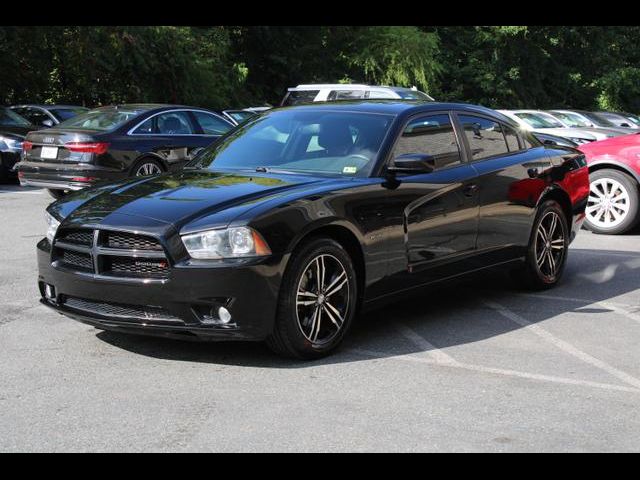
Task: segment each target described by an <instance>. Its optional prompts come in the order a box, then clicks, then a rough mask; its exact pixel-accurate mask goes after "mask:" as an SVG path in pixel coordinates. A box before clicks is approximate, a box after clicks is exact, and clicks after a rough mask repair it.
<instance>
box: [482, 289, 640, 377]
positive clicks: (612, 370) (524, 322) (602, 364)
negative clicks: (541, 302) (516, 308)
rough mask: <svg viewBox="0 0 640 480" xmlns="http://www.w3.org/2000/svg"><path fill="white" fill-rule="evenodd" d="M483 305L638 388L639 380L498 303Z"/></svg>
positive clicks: (568, 352)
mask: <svg viewBox="0 0 640 480" xmlns="http://www.w3.org/2000/svg"><path fill="white" fill-rule="evenodd" d="M483 303H484V304H485V305H486V306H487V307H489V308H491V309H492V310H495V311H496V312H498V313H499V314H500V315H502V316H503V317H505V318H508V319H509V320H512V321H513V322H515V323H517V324H518V325H520V326H522V327H524V328H526V329H528V330H529V331H530V332H532V333H535V334H536V335H538V336H539V337H542V338H544V339H545V340H546V341H548V342H549V343H551V344H553V345H555V346H556V347H558V348H559V349H560V350H562V351H563V352H565V353H567V354H569V355H572V356H574V357H576V358H577V359H579V360H581V361H583V362H584V363H587V364H589V365H592V366H594V367H596V368H599V369H601V370H604V371H605V372H607V373H609V374H610V375H613V376H614V377H616V378H618V379H620V380H622V381H623V382H625V383H627V384H629V385H633V386H634V387H636V388H640V380H638V379H637V378H635V377H633V376H632V375H629V374H628V373H626V372H623V371H622V370H619V369H617V368H615V367H614V366H612V365H609V364H608V363H606V362H604V361H602V360H600V359H598V358H595V357H593V356H591V355H589V354H588V353H586V352H583V351H582V350H580V349H578V348H576V347H574V346H573V345H571V344H570V343H568V342H566V341H564V340H561V339H559V338H558V337H556V336H554V335H553V334H551V333H550V332H548V331H547V330H545V329H544V328H542V327H541V326H540V325H536V324H534V323H531V322H530V321H529V320H527V319H526V318H524V317H521V316H520V315H518V314H517V313H515V312H513V311H511V310H509V309H508V308H506V307H504V306H502V305H500V304H499V303H496V302H491V301H484V302H483Z"/></svg>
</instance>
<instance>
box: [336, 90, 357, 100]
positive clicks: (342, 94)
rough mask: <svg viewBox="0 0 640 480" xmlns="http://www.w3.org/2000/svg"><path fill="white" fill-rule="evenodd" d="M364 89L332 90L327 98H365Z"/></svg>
mask: <svg viewBox="0 0 640 480" xmlns="http://www.w3.org/2000/svg"><path fill="white" fill-rule="evenodd" d="M364 94H365V91H364V90H332V91H331V92H329V96H328V97H327V100H351V99H358V98H364Z"/></svg>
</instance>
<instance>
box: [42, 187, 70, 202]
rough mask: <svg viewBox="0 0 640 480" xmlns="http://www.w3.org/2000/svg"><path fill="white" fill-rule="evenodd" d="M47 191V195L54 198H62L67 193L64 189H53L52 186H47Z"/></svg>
mask: <svg viewBox="0 0 640 480" xmlns="http://www.w3.org/2000/svg"><path fill="white" fill-rule="evenodd" d="M47 192H49V195H51V196H52V197H53V198H55V199H56V200H59V199H61V198H63V197H64V196H65V195H66V194H67V191H66V190H59V189H53V188H48V189H47Z"/></svg>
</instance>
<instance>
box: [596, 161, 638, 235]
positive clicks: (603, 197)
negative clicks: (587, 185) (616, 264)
mask: <svg viewBox="0 0 640 480" xmlns="http://www.w3.org/2000/svg"><path fill="white" fill-rule="evenodd" d="M590 177H591V178H590V180H591V190H590V193H589V201H588V203H587V209H586V221H585V225H586V227H587V228H588V229H589V230H591V231H593V232H594V233H602V234H614V235H615V234H620V233H625V232H627V231H628V230H630V229H631V228H633V227H634V225H635V224H636V223H637V222H638V218H639V214H638V211H639V208H638V207H639V205H638V184H637V183H636V182H635V181H634V179H633V178H631V177H630V176H629V175H626V174H624V173H623V172H619V171H617V170H610V169H603V170H596V171H595V172H592V173H591V175H590Z"/></svg>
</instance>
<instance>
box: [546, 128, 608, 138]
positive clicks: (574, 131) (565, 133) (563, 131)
mask: <svg viewBox="0 0 640 480" xmlns="http://www.w3.org/2000/svg"><path fill="white" fill-rule="evenodd" d="M533 131H534V132H538V133H549V134H551V135H557V136H559V137H566V138H584V139H587V140H595V139H596V136H595V135H593V134H592V133H589V132H586V131H584V130H583V129H581V128H534V129H533Z"/></svg>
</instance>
